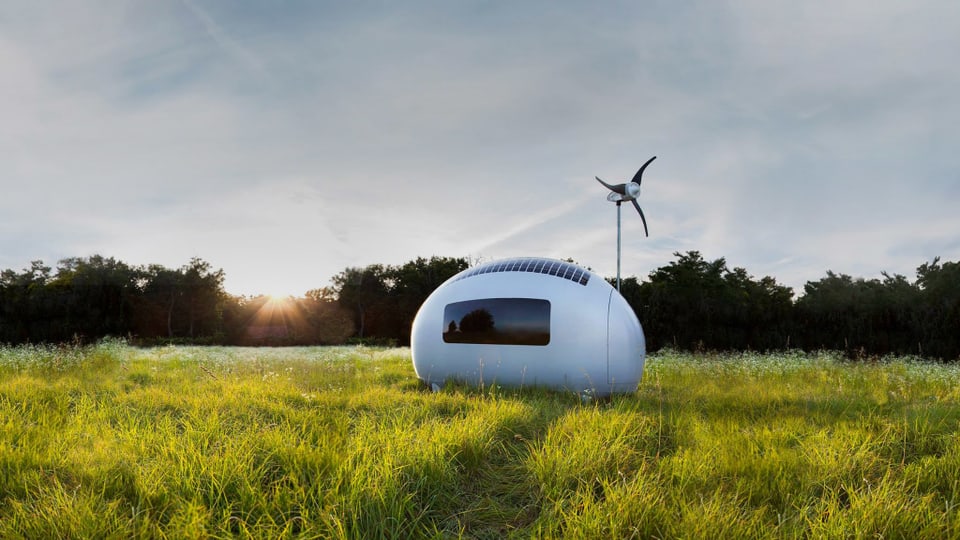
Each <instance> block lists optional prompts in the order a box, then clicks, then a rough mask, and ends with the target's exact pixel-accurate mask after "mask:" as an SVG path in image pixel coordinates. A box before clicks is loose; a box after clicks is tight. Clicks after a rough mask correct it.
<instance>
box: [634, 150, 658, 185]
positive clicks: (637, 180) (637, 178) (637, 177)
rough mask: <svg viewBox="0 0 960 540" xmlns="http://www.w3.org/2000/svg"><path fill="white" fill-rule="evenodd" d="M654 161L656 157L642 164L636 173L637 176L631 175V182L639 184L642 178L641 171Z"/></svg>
mask: <svg viewBox="0 0 960 540" xmlns="http://www.w3.org/2000/svg"><path fill="white" fill-rule="evenodd" d="M655 159H657V156H653V157H652V158H650V159H648V160H647V162H646V163H644V164H643V166H642V167H640V170H639V171H637V174H635V175H633V181H634V182H636V183H637V184H639V183H640V179H641V178H643V170H644V169H646V168H647V165H649V164H650V162H651V161H653V160H655Z"/></svg>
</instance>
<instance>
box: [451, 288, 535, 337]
mask: <svg viewBox="0 0 960 540" xmlns="http://www.w3.org/2000/svg"><path fill="white" fill-rule="evenodd" d="M443 341H445V342H447V343H487V344H495V345H547V344H548V343H550V302H549V301H548V300H542V299H539V298H484V299H482V300H467V301H464V302H454V303H452V304H447V307H445V308H444V310H443Z"/></svg>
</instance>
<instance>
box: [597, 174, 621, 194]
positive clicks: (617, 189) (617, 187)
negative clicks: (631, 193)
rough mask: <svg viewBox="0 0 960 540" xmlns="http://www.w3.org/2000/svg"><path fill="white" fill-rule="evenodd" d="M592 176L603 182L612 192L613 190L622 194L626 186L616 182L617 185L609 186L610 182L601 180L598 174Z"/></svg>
mask: <svg viewBox="0 0 960 540" xmlns="http://www.w3.org/2000/svg"><path fill="white" fill-rule="evenodd" d="M594 178H596V179H597V182H600V183H601V184H603V185H604V186H605V187H606V188H607V189H609V190H610V191H612V192H614V193H619V194H621V195H623V194H624V193H625V192H626V187H624V185H623V184H618V185H616V186H611V185H610V184H608V183H606V182H604V181H603V180H601V179H600V177H599V176H594Z"/></svg>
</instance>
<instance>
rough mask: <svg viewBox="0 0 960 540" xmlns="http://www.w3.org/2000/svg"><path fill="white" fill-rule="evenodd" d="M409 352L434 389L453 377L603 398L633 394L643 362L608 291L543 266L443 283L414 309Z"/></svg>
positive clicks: (640, 343)
mask: <svg viewBox="0 0 960 540" xmlns="http://www.w3.org/2000/svg"><path fill="white" fill-rule="evenodd" d="M410 345H411V350H412V355H413V367H414V369H415V370H416V372H417V377H419V378H420V380H422V381H424V382H425V383H427V384H428V385H430V386H432V387H433V388H434V389H437V388H439V387H440V386H442V385H443V384H444V383H445V382H446V381H447V380H450V379H453V380H457V381H462V382H466V383H467V384H472V385H483V384H486V385H491V384H497V385H504V386H515V387H518V386H520V387H522V386H544V387H550V388H555V389H563V390H569V391H572V392H577V393H582V394H590V395H595V396H608V395H610V394H612V393H627V392H634V391H636V389H637V385H638V384H639V382H640V378H641V376H642V375H643V365H644V361H645V358H646V345H645V342H644V336H643V329H642V328H641V327H640V322H639V321H638V320H637V317H636V315H635V314H634V313H633V310H632V309H631V308H630V306H629V305H628V304H627V302H626V300H624V299H623V297H622V296H620V294H619V293H618V292H617V291H616V290H615V289H614V288H613V287H611V286H610V284H609V283H607V282H606V281H605V280H604V279H603V278H601V277H600V276H598V275H596V274H594V273H592V272H590V271H588V270H586V269H584V268H581V267H579V266H577V265H575V264H571V263H568V262H564V261H558V260H553V259H543V258H515V259H506V260H500V261H494V262H489V263H485V264H481V265H478V266H475V267H472V268H469V269H467V270H464V271H463V272H460V273H459V274H457V275H455V276H453V277H452V278H450V279H449V280H447V281H446V282H444V283H443V284H442V285H441V286H440V287H438V288H437V289H436V290H435V291H434V292H433V293H432V294H431V295H430V296H429V297H428V298H427V300H426V301H425V302H424V303H423V305H422V306H421V307H420V310H419V311H418V312H417V316H416V318H415V319H414V321H413V330H412V333H411V336H410Z"/></svg>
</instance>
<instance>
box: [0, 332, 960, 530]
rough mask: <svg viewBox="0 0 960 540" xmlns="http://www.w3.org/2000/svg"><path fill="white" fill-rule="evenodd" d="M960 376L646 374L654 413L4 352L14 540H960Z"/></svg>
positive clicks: (208, 367)
mask: <svg viewBox="0 0 960 540" xmlns="http://www.w3.org/2000/svg"><path fill="white" fill-rule="evenodd" d="M958 401H960V369H958V368H957V367H956V366H953V365H939V364H932V363H926V362H922V361H920V360H917V359H909V358H899V359H883V360H880V361H877V362H872V363H857V364H851V363H847V362H844V361H843V360H842V359H840V358H839V357H837V356H834V355H831V354H819V355H805V354H800V353H795V354H794V353H791V354H779V355H759V354H747V355H730V356H723V355H706V356H705V355H690V354H680V353H675V352H669V351H667V352H663V353H660V354H656V355H653V356H651V357H650V358H649V359H648V364H647V370H646V373H645V375H644V380H643V382H642V383H641V385H640V388H639V389H638V391H637V392H636V393H635V394H630V395H624V396H617V397H614V398H613V399H612V400H610V401H608V402H598V403H586V404H585V403H583V402H582V401H581V400H580V399H579V397H578V396H576V395H573V394H567V393H563V392H548V391H543V390H537V389H525V390H523V391H516V390H511V389H506V388H500V387H498V386H497V385H496V384H495V382H494V384H492V385H488V386H487V387H485V388H484V389H483V390H478V389H471V388H466V387H461V386H457V385H448V386H447V387H446V388H444V389H443V391H441V392H439V393H435V394H434V393H429V392H426V391H424V390H422V389H421V388H420V387H419V385H418V383H417V381H416V379H415V376H414V374H413V370H412V367H411V363H410V358H409V351H407V350H404V349H371V348H352V347H351V348H348V347H340V348H289V349H240V348H216V347H212V348H200V347H166V348H157V349H136V348H132V347H128V346H126V345H125V344H123V343H122V342H118V341H107V342H104V343H101V344H99V345H96V346H91V347H14V348H9V347H8V348H0V538H19V537H27V538H40V537H43V538H52V537H56V538H88V537H98V538H100V537H106V538H130V537H147V538H228V537H229V538H235V537H252V538H278V537H279V538H408V537H441V538H442V537H471V538H500V537H504V536H514V537H530V536H535V537H586V538H608V537H609V538H629V537H635V538H703V537H706V538H847V537H854V538H860V537H863V538H866V537H884V538H898V537H899V538H951V537H953V538H960V517H958V507H960V438H958V436H957V434H958V427H960V407H958Z"/></svg>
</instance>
